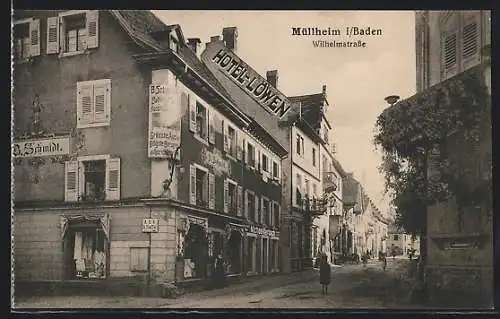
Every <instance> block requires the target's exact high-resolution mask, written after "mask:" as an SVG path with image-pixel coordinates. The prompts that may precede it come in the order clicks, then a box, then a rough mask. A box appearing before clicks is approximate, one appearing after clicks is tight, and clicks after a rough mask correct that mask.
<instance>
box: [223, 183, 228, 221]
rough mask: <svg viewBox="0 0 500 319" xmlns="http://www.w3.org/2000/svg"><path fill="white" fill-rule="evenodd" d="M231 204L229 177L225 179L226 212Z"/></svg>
mask: <svg viewBox="0 0 500 319" xmlns="http://www.w3.org/2000/svg"><path fill="white" fill-rule="evenodd" d="M228 206H229V185H228V180H227V178H225V179H224V213H225V214H227V212H228Z"/></svg>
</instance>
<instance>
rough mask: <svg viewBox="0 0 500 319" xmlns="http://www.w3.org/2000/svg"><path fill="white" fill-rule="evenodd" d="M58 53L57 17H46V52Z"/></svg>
mask: <svg viewBox="0 0 500 319" xmlns="http://www.w3.org/2000/svg"><path fill="white" fill-rule="evenodd" d="M54 53H59V17H50V18H47V54H54Z"/></svg>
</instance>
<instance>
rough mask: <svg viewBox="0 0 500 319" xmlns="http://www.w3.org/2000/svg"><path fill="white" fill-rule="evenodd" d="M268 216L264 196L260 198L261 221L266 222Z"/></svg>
mask: <svg viewBox="0 0 500 319" xmlns="http://www.w3.org/2000/svg"><path fill="white" fill-rule="evenodd" d="M265 219H266V216H264V197H261V198H260V223H261V224H264V221H265Z"/></svg>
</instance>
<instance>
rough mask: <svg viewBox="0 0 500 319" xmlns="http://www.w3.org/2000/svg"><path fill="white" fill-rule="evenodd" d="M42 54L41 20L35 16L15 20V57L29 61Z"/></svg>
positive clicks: (19, 60)
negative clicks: (35, 18) (34, 17)
mask: <svg viewBox="0 0 500 319" xmlns="http://www.w3.org/2000/svg"><path fill="white" fill-rule="evenodd" d="M37 55H40V21H39V20H34V19H33V18H28V19H23V20H18V21H14V58H15V61H16V62H24V61H27V60H28V59H29V58H30V57H32V56H37Z"/></svg>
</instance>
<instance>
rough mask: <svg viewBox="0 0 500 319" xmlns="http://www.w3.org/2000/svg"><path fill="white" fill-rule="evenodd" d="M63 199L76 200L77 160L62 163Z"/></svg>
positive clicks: (67, 200)
mask: <svg viewBox="0 0 500 319" xmlns="http://www.w3.org/2000/svg"><path fill="white" fill-rule="evenodd" d="M64 201H66V202H76V201H78V162H77V161H68V162H66V163H64Z"/></svg>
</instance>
